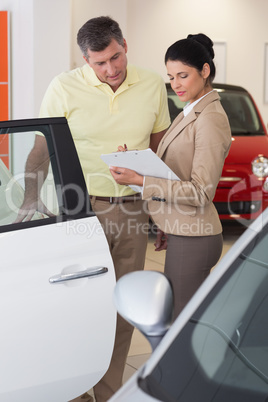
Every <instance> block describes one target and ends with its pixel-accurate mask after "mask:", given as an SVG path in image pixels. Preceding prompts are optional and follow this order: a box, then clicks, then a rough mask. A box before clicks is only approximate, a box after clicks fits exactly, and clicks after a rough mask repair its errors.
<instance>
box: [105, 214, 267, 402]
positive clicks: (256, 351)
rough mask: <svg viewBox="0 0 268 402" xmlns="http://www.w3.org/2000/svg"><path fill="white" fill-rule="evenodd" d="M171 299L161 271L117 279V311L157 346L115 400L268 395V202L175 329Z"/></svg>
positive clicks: (201, 401) (188, 401)
mask: <svg viewBox="0 0 268 402" xmlns="http://www.w3.org/2000/svg"><path fill="white" fill-rule="evenodd" d="M137 289H139V290H138V295H139V297H137ZM172 298H173V295H172V289H171V286H170V284H169V282H168V280H167V278H166V277H165V276H164V275H163V274H161V273H159V272H153V271H151V272H149V271H147V272H134V273H130V274H127V275H125V276H124V277H122V278H121V279H120V280H119V281H118V283H117V285H116V289H115V301H116V305H117V308H118V312H119V313H120V314H121V315H122V316H123V317H125V318H126V319H127V320H128V321H129V322H131V323H132V324H134V325H136V327H137V328H139V329H140V331H141V332H142V333H143V334H145V335H146V336H147V337H148V339H149V341H150V342H151V345H152V348H153V349H154V351H153V353H152V355H151V357H150V358H149V360H148V361H147V362H146V363H145V365H144V366H143V367H141V368H140V369H139V370H138V371H137V372H136V374H135V375H134V376H132V377H131V378H130V380H129V381H128V382H127V383H126V384H125V385H124V386H123V387H122V388H121V389H120V390H119V391H118V392H117V393H116V394H115V395H114V396H113V397H112V398H111V399H110V402H137V401H138V402H150V401H152V402H153V401H163V402H174V401H178V402H226V401H231V402H234V401H235V402H253V401H254V402H264V401H267V400H268V208H267V209H266V210H265V211H264V212H263V214H262V215H260V216H259V217H258V218H257V219H256V220H255V221H254V222H253V223H252V224H251V226H250V227H249V228H248V229H247V230H246V231H245V232H244V233H243V235H242V236H241V237H240V238H239V239H238V240H237V242H236V243H235V244H234V245H233V247H232V248H231V249H230V250H229V251H228V253H226V255H225V256H224V257H223V258H222V260H221V261H220V262H219V264H218V265H217V267H216V268H215V269H214V270H213V272H212V273H211V274H210V275H209V277H208V278H207V279H206V280H205V282H204V283H203V284H202V286H201V287H200V288H199V289H198V291H197V292H196V293H195V295H194V296H193V298H192V299H191V300H190V302H189V303H188V304H187V306H186V307H185V308H184V310H183V311H182V312H181V314H180V315H179V316H178V318H177V319H176V320H175V322H174V323H173V324H172V325H171V327H170V329H169V326H170V324H171V317H172V315H171V313H172Z"/></svg>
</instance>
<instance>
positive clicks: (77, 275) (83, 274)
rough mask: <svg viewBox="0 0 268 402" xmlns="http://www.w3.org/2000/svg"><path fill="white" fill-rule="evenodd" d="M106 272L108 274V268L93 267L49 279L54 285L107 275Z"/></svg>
mask: <svg viewBox="0 0 268 402" xmlns="http://www.w3.org/2000/svg"><path fill="white" fill-rule="evenodd" d="M106 272H108V268H106V267H92V268H88V269H86V270H84V271H79V272H73V273H70V274H59V275H55V276H51V278H49V282H50V283H52V284H53V283H61V282H66V281H73V280H74V279H81V278H88V277H94V276H97V275H101V274H105V273H106Z"/></svg>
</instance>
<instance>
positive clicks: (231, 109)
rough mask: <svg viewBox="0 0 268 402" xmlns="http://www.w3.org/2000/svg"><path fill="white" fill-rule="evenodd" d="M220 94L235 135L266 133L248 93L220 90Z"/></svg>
mask: <svg viewBox="0 0 268 402" xmlns="http://www.w3.org/2000/svg"><path fill="white" fill-rule="evenodd" d="M219 95H220V98H221V104H222V106H223V108H224V110H225V112H226V114H227V116H228V119H229V122H230V126H231V131H232V134H233V135H257V134H258V135H264V131H263V128H262V125H261V122H260V119H259V117H258V114H257V112H256V108H255V106H254V104H253V102H252V100H251V98H250V97H249V95H248V94H247V93H242V92H241V93H239V92H232V91H220V92H219Z"/></svg>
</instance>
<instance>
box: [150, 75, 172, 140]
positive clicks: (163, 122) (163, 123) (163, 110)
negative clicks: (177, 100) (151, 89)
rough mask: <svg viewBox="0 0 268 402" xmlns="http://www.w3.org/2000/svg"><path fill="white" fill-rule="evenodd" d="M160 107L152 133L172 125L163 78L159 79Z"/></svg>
mask: <svg viewBox="0 0 268 402" xmlns="http://www.w3.org/2000/svg"><path fill="white" fill-rule="evenodd" d="M158 85H159V91H158V93H159V108H158V114H157V116H156V120H155V124H154V127H153V130H152V134H155V133H159V132H160V131H163V130H166V129H167V128H168V127H169V126H170V115H169V110H168V98H167V90H166V85H165V83H164V81H163V80H162V78H160V79H159V84H158Z"/></svg>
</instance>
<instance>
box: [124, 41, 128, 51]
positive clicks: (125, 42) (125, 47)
mask: <svg viewBox="0 0 268 402" xmlns="http://www.w3.org/2000/svg"><path fill="white" fill-rule="evenodd" d="M124 49H125V53H127V41H126V39H124Z"/></svg>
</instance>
